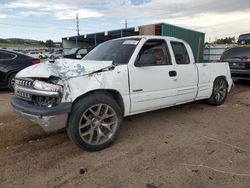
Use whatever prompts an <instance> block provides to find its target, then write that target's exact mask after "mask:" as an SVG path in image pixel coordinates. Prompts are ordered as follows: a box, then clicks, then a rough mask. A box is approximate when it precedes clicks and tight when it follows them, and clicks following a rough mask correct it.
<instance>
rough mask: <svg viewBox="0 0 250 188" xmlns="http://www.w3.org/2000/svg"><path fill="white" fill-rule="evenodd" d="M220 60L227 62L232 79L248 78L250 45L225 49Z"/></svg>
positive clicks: (249, 72)
mask: <svg viewBox="0 0 250 188" xmlns="http://www.w3.org/2000/svg"><path fill="white" fill-rule="evenodd" d="M221 61H226V62H228V63H229V66H230V69H231V74H232V78H233V80H235V81H237V80H250V46H244V47H234V48H231V49H228V50H226V51H225V52H224V53H223V54H222V56H221Z"/></svg>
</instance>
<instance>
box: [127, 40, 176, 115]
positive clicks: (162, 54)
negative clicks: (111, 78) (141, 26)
mask: <svg viewBox="0 0 250 188" xmlns="http://www.w3.org/2000/svg"><path fill="white" fill-rule="evenodd" d="M176 80H177V77H176V70H175V66H174V65H173V64H172V60H171V56H170V53H169V48H168V45H167V43H166V41H165V40H161V39H149V40H147V41H146V42H145V43H144V45H143V46H142V47H141V49H140V51H139V53H138V55H137V58H136V61H135V63H134V64H132V65H131V64H130V65H129V83H130V98H131V113H138V112H143V111H148V110H153V109H157V108H162V107H167V106H172V105H175V103H176V87H177V83H176Z"/></svg>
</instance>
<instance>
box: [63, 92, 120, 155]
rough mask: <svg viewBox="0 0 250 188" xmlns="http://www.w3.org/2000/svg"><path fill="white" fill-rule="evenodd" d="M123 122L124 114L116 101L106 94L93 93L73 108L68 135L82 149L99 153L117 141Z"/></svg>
mask: <svg viewBox="0 0 250 188" xmlns="http://www.w3.org/2000/svg"><path fill="white" fill-rule="evenodd" d="M121 122H122V113H121V110H120V108H119V106H118V105H117V103H116V102H115V101H114V99H113V98H112V97H111V96H110V95H109V94H106V93H93V94H92V95H89V96H86V97H83V98H82V99H80V100H79V101H78V102H77V103H76V104H75V105H74V106H73V108H72V112H71V114H70V117H69V123H68V126H67V133H68V135H69V137H70V138H71V140H72V141H73V142H74V143H75V144H76V145H77V146H79V147H80V148H82V149H85V150H88V151H98V150H102V149H104V148H107V147H109V146H110V145H111V144H112V143H113V142H114V141H115V140H116V138H117V136H118V134H119V130H120V126H121Z"/></svg>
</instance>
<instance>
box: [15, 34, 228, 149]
mask: <svg viewBox="0 0 250 188" xmlns="http://www.w3.org/2000/svg"><path fill="white" fill-rule="evenodd" d="M231 87H232V79H231V74H230V69H229V66H228V63H207V64H206V63H197V64H196V63H195V60H194V56H193V54H192V50H191V48H190V46H189V45H188V44H187V43H186V42H185V41H183V40H180V39H177V38H172V37H160V36H135V37H126V38H120V39H115V40H110V41H107V42H104V43H102V44H100V45H99V46H97V47H96V48H95V49H93V50H92V51H91V52H89V53H88V54H87V55H86V56H85V57H84V58H83V59H82V60H70V59H60V60H56V61H55V62H54V63H50V62H46V63H43V64H37V65H33V66H31V67H28V68H26V69H24V70H22V71H21V72H19V73H18V74H17V75H16V79H15V95H14V96H13V97H12V99H11V104H12V106H13V108H14V110H15V111H16V112H17V113H18V114H20V115H22V116H24V117H26V118H28V119H30V120H31V121H33V122H36V123H37V124H40V126H41V127H42V128H43V129H44V130H45V131H55V130H58V129H62V128H66V129H67V133H68V135H69V137H70V139H71V140H72V141H73V142H74V143H75V144H76V145H78V146H79V147H80V148H82V149H86V150H88V151H97V150H101V149H104V148H106V147H108V146H110V145H111V144H112V143H113V142H114V141H115V139H116V138H117V136H118V133H119V130H120V127H121V123H122V119H123V117H124V116H129V115H133V114H138V113H142V112H147V111H151V110H156V109H160V108H166V107H170V106H175V105H179V104H183V103H188V102H192V101H196V100H201V99H207V101H208V103H210V104H212V105H221V104H223V103H224V101H225V99H226V97H227V94H228V92H229V91H230V89H231ZM166 115H167V114H166Z"/></svg>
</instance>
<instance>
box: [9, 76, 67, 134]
mask: <svg viewBox="0 0 250 188" xmlns="http://www.w3.org/2000/svg"><path fill="white" fill-rule="evenodd" d="M59 82H60V80H59V79H58V78H56V77H50V78H16V79H15V95H14V96H13V97H12V101H11V103H12V106H13V107H14V111H16V112H17V113H18V114H19V115H21V116H23V117H25V118H27V119H29V120H31V121H32V122H34V123H37V124H39V125H40V126H41V127H42V128H43V129H44V130H45V131H46V132H51V131H55V130H59V129H62V128H64V127H65V126H66V122H67V118H68V113H69V112H70V110H71V103H61V100H62V97H63V86H62V85H60V84H58V83H59Z"/></svg>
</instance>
